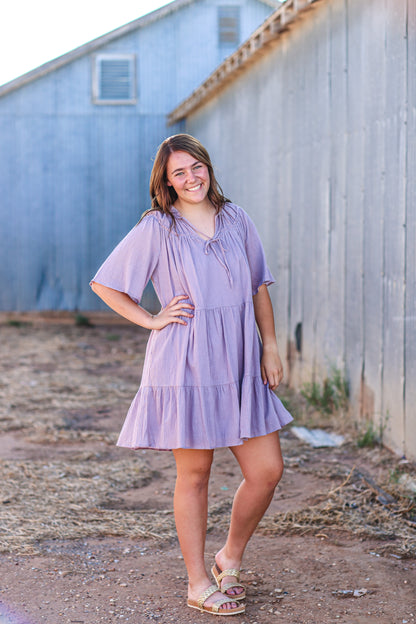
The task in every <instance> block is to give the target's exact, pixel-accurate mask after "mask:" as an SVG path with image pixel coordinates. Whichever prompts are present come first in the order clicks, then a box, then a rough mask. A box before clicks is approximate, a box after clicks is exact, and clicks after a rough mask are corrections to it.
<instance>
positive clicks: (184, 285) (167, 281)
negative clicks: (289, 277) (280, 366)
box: [93, 203, 292, 450]
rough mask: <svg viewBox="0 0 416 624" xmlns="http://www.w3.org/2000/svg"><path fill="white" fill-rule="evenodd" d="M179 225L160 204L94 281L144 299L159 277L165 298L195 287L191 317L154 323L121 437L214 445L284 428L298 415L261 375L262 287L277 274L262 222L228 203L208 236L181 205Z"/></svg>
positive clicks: (126, 442) (149, 444)
mask: <svg viewBox="0 0 416 624" xmlns="http://www.w3.org/2000/svg"><path fill="white" fill-rule="evenodd" d="M172 211H173V214H174V216H175V221H176V225H175V226H174V227H173V228H171V219H170V217H169V216H167V215H165V214H163V213H161V212H151V213H149V214H148V215H146V216H145V217H144V219H143V220H142V221H141V222H140V223H139V224H138V225H136V226H135V227H134V228H133V229H132V230H131V231H130V232H129V233H128V234H127V236H126V237H125V238H124V239H123V240H122V241H121V242H120V243H119V245H118V246H117V247H116V248H115V249H114V251H113V252H112V253H111V254H110V256H109V257H108V258H107V260H106V261H105V262H104V264H103V265H102V266H101V268H100V269H99V271H98V272H97V274H96V276H95V277H94V278H93V281H95V282H98V283H100V284H103V285H104V286H109V287H110V288H113V289H115V290H119V291H121V292H124V293H127V294H128V295H129V296H130V297H131V298H132V299H133V300H134V301H135V302H136V303H138V302H139V301H140V299H141V296H142V293H143V290H144V287H145V286H146V284H147V282H148V281H149V279H151V280H152V282H153V285H154V288H155V290H156V293H157V295H158V298H159V300H160V303H161V304H162V306H163V307H164V306H166V305H167V304H168V303H169V302H170V301H171V299H172V298H173V297H174V296H175V295H181V294H185V295H187V297H188V298H189V302H190V303H192V304H193V305H194V306H195V310H194V317H193V318H186V322H187V325H186V326H185V325H181V324H179V323H171V324H169V325H167V326H166V327H165V328H164V329H161V330H153V331H152V332H151V334H150V337H149V341H148V344H147V349H146V357H145V362H144V367H143V375H142V379H141V384H140V388H139V390H138V392H137V394H136V396H135V398H134V400H133V402H132V404H131V406H130V409H129V412H128V414H127V418H126V420H125V422H124V425H123V428H122V431H121V433H120V437H119V440H118V445H119V446H124V447H128V448H134V449H137V448H153V449H164V450H166V449H175V448H194V449H213V448H218V447H223V446H236V445H238V444H242V443H243V442H244V440H246V439H247V438H253V437H256V436H262V435H265V434H267V433H271V432H272V431H276V430H278V429H280V428H281V427H282V426H284V425H286V424H287V423H289V422H290V421H291V420H292V417H291V415H290V414H289V412H288V411H287V410H286V409H285V407H284V406H283V405H282V403H281V401H280V400H279V399H278V398H277V396H276V395H275V394H274V393H273V392H272V391H271V390H270V388H269V386H268V385H264V384H263V381H262V378H261V374H260V358H261V342H260V340H259V336H258V333H257V328H256V323H255V317H254V307H253V299H252V297H253V295H254V294H255V293H256V292H257V291H258V289H259V287H260V286H261V285H262V284H267V285H268V284H272V283H273V282H274V280H273V276H272V275H271V273H270V271H269V269H268V267H267V264H266V259H265V255H264V251H263V247H262V244H261V242H260V239H259V236H258V233H257V231H256V229H255V226H254V224H253V222H252V221H251V219H250V218H249V217H248V215H247V214H246V213H245V212H244V211H243V210H242V209H241V208H239V207H238V206H236V205H234V204H231V203H227V204H226V205H225V206H224V208H223V209H222V210H221V212H220V213H219V214H218V215H217V216H216V223H215V234H214V236H213V237H212V238H211V239H209V240H206V239H203V238H202V237H201V236H200V235H199V234H198V233H197V231H196V230H195V229H194V228H193V226H192V225H191V224H190V223H189V221H187V220H186V219H185V218H184V217H182V215H181V214H180V213H179V212H178V211H177V210H176V209H175V208H172Z"/></svg>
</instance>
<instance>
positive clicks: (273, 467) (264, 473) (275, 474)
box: [245, 462, 283, 492]
mask: <svg viewBox="0 0 416 624" xmlns="http://www.w3.org/2000/svg"><path fill="white" fill-rule="evenodd" d="M282 475H283V462H273V463H271V464H264V465H262V466H261V467H260V466H259V467H257V469H254V470H252V471H250V472H249V473H248V474H246V475H245V479H246V481H247V482H249V483H250V484H251V485H253V487H256V488H259V489H264V490H267V491H270V492H273V491H274V490H275V489H276V486H277V485H278V484H279V481H280V479H281V478H282Z"/></svg>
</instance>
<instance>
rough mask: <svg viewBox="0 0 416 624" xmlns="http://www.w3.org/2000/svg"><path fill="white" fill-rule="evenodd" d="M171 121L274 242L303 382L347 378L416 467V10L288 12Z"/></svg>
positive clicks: (287, 330) (355, 396)
mask: <svg viewBox="0 0 416 624" xmlns="http://www.w3.org/2000/svg"><path fill="white" fill-rule="evenodd" d="M170 119H171V121H172V122H175V123H178V122H182V121H183V120H184V119H186V130H187V131H188V132H190V133H191V134H194V135H195V136H197V137H198V138H199V139H201V141H202V142H203V143H204V144H205V145H206V146H207V148H208V149H209V151H210V153H211V154H212V156H213V159H214V161H215V165H216V169H217V172H218V176H219V179H220V180H221V182H222V186H223V188H224V191H225V192H226V194H227V195H228V196H229V197H231V198H232V199H233V200H234V201H236V202H237V203H240V204H241V205H242V206H243V207H244V208H245V209H246V210H247V211H248V212H249V213H251V215H252V217H253V219H254V220H255V222H256V224H257V226H258V228H259V230H260V232H261V235H262V238H263V240H264V242H265V244H266V247H267V252H268V258H269V261H270V264H271V268H272V271H273V272H274V274H275V276H276V278H277V285H276V286H274V287H272V289H271V293H272V297H273V299H274V304H275V308H276V311H277V327H278V336H279V342H280V345H281V349H282V351H286V359H287V369H288V371H289V380H290V383H291V384H292V385H293V386H294V387H299V386H300V385H301V384H302V383H304V382H308V381H311V380H312V379H316V380H322V379H323V378H324V377H325V376H326V375H327V374H328V372H329V370H330V368H331V366H336V367H338V368H340V369H341V370H343V371H345V374H346V376H347V378H348V380H349V382H350V388H351V394H352V404H353V411H354V414H355V416H356V417H357V418H362V419H372V420H373V421H374V422H375V423H376V425H377V426H380V427H381V428H382V429H384V440H385V442H386V443H387V445H389V446H390V447H391V448H393V449H394V450H395V451H396V452H398V453H400V454H404V453H405V454H406V455H407V456H408V457H412V458H416V305H415V304H416V279H415V268H416V2H415V0H365V2H364V1H362V0H319V1H318V0H286V2H285V3H284V4H283V5H282V7H281V8H280V9H278V10H277V11H276V12H275V13H274V14H273V15H272V16H271V17H270V18H269V19H268V20H266V22H265V23H264V24H263V25H262V26H260V27H259V29H258V30H257V31H256V32H255V33H254V34H253V35H252V36H251V37H250V38H249V39H248V40H247V41H246V42H245V43H244V44H243V45H242V46H241V47H240V48H239V49H238V50H237V51H236V52H235V53H234V54H233V55H232V56H231V57H230V58H228V59H227V60H226V61H225V62H224V63H223V64H222V65H221V66H220V67H219V68H218V69H217V70H216V71H215V72H214V73H213V74H212V75H211V76H210V77H209V78H208V79H207V80H206V81H205V83H203V84H202V85H201V86H200V88H199V89H198V90H196V91H195V92H194V93H193V94H192V95H191V96H190V97H189V98H188V99H187V100H185V101H184V102H183V103H182V104H181V105H180V106H179V107H177V108H176V109H175V110H174V111H173V113H172V114H171V117H170ZM300 336H301V337H302V339H301V341H300Z"/></svg>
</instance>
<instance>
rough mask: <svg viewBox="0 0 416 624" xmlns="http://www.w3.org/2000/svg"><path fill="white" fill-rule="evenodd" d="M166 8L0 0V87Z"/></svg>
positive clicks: (144, 2)
mask: <svg viewBox="0 0 416 624" xmlns="http://www.w3.org/2000/svg"><path fill="white" fill-rule="evenodd" d="M165 4H169V1H168V0H116V1H115V2H106V1H105V0H70V1H67V2H62V0H3V2H2V3H1V8H0V85H2V84H4V83H5V82H9V81H10V80H13V78H17V77H18V76H21V75H22V74H24V73H26V72H27V71H30V70H31V69H34V68H35V67H38V66H39V65H42V63H46V62H47V61H50V60H51V59H53V58H56V57H57V56H60V55H61V54H65V52H69V51H70V50H73V49H74V48H77V47H78V46H80V45H82V44H83V43H87V42H88V41H91V39H95V38H96V37H99V36H101V35H104V34H105V33H107V32H109V31H110V30H114V29H115V28H117V27H118V26H122V25H123V24H127V22H131V21H132V20H134V19H136V18H138V17H141V16H142V15H145V14H146V13H149V12H150V11H154V10H155V9H158V8H159V7H161V6H163V5H165Z"/></svg>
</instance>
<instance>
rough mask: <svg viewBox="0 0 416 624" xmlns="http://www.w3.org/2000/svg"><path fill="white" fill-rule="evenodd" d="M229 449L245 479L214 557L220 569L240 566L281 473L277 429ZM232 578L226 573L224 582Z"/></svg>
mask: <svg viewBox="0 0 416 624" xmlns="http://www.w3.org/2000/svg"><path fill="white" fill-rule="evenodd" d="M231 451H232V452H233V454H234V455H235V457H236V459H237V461H238V463H239V465H240V468H241V471H242V473H243V477H244V479H243V481H242V483H241V485H240V487H239V488H238V490H237V492H236V494H235V497H234V502H233V507H232V511H231V522H230V528H229V532H228V536H227V541H226V543H225V545H224V546H223V548H222V549H221V550H220V551H219V552H218V553H217V555H216V557H215V560H216V562H217V564H218V566H219V567H220V569H221V570H226V569H229V568H236V569H240V567H241V561H242V559H243V554H244V550H245V548H246V546H247V542H248V541H249V539H250V537H251V536H252V534H253V533H254V531H255V529H256V527H257V525H258V523H259V522H260V520H261V519H262V517H263V515H264V513H265V511H266V509H267V508H268V506H269V505H270V503H271V500H272V498H273V494H274V490H275V488H276V486H277V484H278V483H279V481H280V479H281V477H282V474H283V458H282V452H281V449H280V440H279V434H278V432H274V433H271V434H268V435H265V436H260V437H257V438H250V439H249V440H247V441H246V442H244V443H243V444H242V445H240V446H234V447H232V448H231ZM233 580H234V581H235V578H233V577H225V578H224V580H223V583H224V584H225V583H232V582H233ZM241 591H242V590H241V589H240V590H239V589H238V588H235V589H229V590H228V591H227V594H228V595H231V596H232V595H237V594H238V593H240V592H241Z"/></svg>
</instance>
